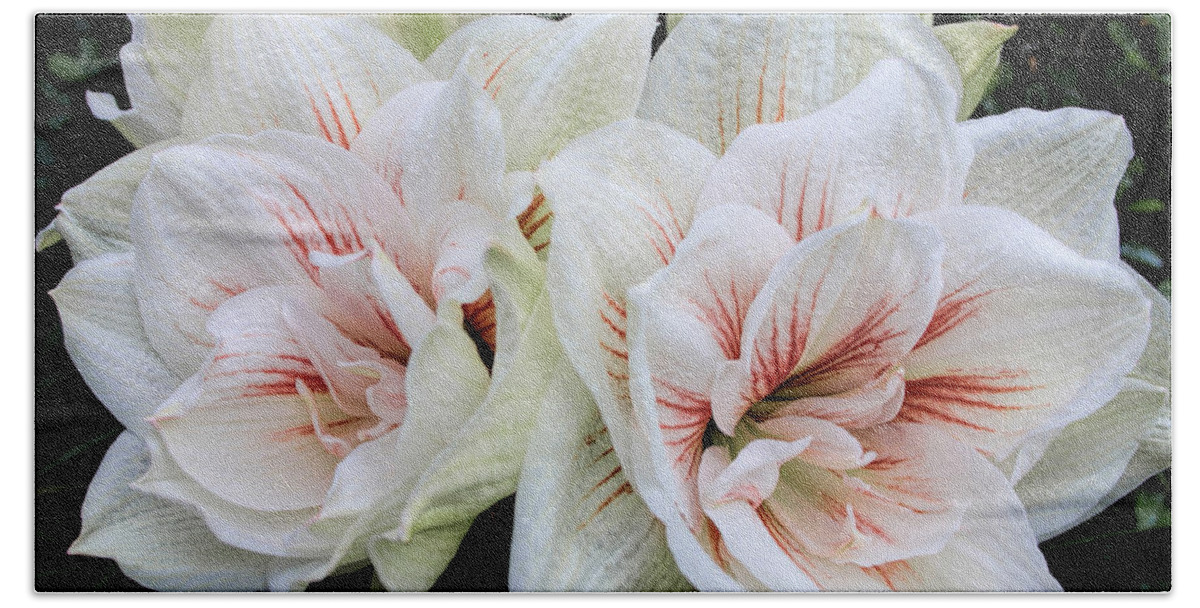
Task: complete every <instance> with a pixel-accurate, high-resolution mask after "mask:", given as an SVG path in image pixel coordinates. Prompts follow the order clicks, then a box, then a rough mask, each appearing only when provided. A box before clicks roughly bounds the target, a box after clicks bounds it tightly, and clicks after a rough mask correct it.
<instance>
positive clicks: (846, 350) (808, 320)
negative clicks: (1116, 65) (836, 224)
mask: <svg viewBox="0 0 1200 608" xmlns="http://www.w3.org/2000/svg"><path fill="white" fill-rule="evenodd" d="M941 253H942V248H941V245H940V243H939V239H938V237H937V235H936V233H934V232H933V231H932V230H930V229H929V228H928V227H925V226H922V225H920V224H917V223H914V222H910V221H907V220H898V221H893V220H883V219H870V220H867V221H865V222H861V223H858V224H854V225H850V226H847V227H845V228H840V229H831V230H825V231H822V232H820V233H818V234H817V235H816V236H814V237H813V238H811V239H806V240H805V241H802V242H801V243H800V244H798V245H796V246H794V247H793V248H792V249H791V250H790V251H789V252H788V253H787V254H786V255H784V256H783V258H781V259H780V260H779V262H778V264H776V267H775V269H774V270H773V271H772V273H771V277H770V278H769V279H768V280H767V284H766V285H765V286H764V287H763V289H762V291H761V292H759V295H758V297H757V298H756V299H755V301H754V303H753V304H752V305H751V306H750V310H749V313H748V315H747V317H746V323H745V330H744V331H743V333H742V346H741V357H740V358H739V359H738V361H737V362H736V363H730V364H728V365H727V366H726V368H725V369H724V370H723V371H722V373H721V375H719V376H718V377H717V380H716V382H715V383H714V385H713V389H712V391H713V392H712V396H713V417H714V418H713V419H714V421H715V422H716V424H717V427H718V428H720V429H721V430H722V431H724V432H725V433H726V434H729V435H732V434H733V427H734V425H735V424H736V423H737V421H738V419H739V418H741V416H742V414H744V413H745V412H747V411H748V410H749V409H750V408H751V406H752V405H753V404H756V403H758V402H760V401H763V403H762V405H761V406H758V407H759V408H760V409H761V412H758V413H756V414H755V415H767V414H769V413H770V411H771V410H772V409H773V408H774V407H775V404H778V403H786V402H791V401H794V400H796V399H799V398H801V397H809V396H828V395H833V394H836V393H841V392H843V391H848V390H852V389H857V388H859V387H862V386H864V385H866V384H871V383H874V382H875V381H876V380H877V379H878V378H879V377H880V376H882V375H884V374H885V373H887V372H890V371H891V370H892V369H893V368H894V367H895V366H896V365H897V364H898V363H899V361H900V360H901V359H902V358H903V357H904V356H905V355H907V354H908V351H909V349H911V348H912V346H913V344H915V343H916V342H917V340H918V338H919V337H920V336H921V333H922V332H923V331H924V329H925V326H926V325H927V324H928V323H929V319H930V316H931V315H932V314H933V308H934V304H935V302H936V300H937V294H938V293H939V292H940V291H941V277H940V273H939V269H938V266H939V265H940V262H941Z"/></svg>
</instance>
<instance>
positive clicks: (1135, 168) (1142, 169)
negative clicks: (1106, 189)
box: [1116, 156, 1146, 198]
mask: <svg viewBox="0 0 1200 608" xmlns="http://www.w3.org/2000/svg"><path fill="white" fill-rule="evenodd" d="M1145 173H1146V161H1144V160H1142V157H1140V156H1135V157H1133V160H1131V161H1129V166H1128V167H1126V168H1125V174H1124V175H1122V176H1121V181H1120V182H1118V183H1117V196H1116V197H1117V198H1121V195H1123V194H1125V191H1126V190H1128V189H1130V188H1132V187H1133V184H1134V183H1135V182H1136V181H1137V179H1138V178H1139V177H1141V176H1142V175H1144V174H1145Z"/></svg>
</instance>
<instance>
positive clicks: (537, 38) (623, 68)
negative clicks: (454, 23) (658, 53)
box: [426, 15, 655, 170]
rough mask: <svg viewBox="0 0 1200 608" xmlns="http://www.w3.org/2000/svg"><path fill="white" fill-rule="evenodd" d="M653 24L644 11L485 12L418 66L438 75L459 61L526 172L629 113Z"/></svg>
mask: <svg viewBox="0 0 1200 608" xmlns="http://www.w3.org/2000/svg"><path fill="white" fill-rule="evenodd" d="M654 28H655V20H654V17H653V16H652V15H573V16H571V17H568V18H566V19H564V20H562V21H561V22H557V23H554V22H550V21H546V20H538V19H537V18H533V17H516V16H497V17H487V18H484V19H480V20H479V21H475V22H473V23H470V24H468V25H467V26H466V27H463V28H462V29H460V30H458V31H457V32H455V33H454V34H452V35H451V36H450V37H449V38H448V39H447V40H446V42H445V43H443V44H442V46H441V47H439V48H438V50H437V51H435V52H434V53H433V55H431V56H430V57H429V59H428V60H427V62H426V64H427V66H428V67H429V70H430V71H431V72H433V73H434V74H435V75H438V76H440V77H443V78H445V77H448V76H449V74H450V73H451V71H452V70H454V69H455V68H457V67H458V66H459V65H460V64H465V66H466V69H467V73H469V74H470V75H471V76H472V77H474V78H475V79H476V80H478V81H479V82H481V83H483V89H484V90H485V91H486V92H487V93H488V94H489V95H491V97H492V99H494V100H495V101H496V105H497V106H499V108H500V112H501V115H502V116H503V118H504V137H505V142H506V154H507V159H508V163H507V166H508V168H509V169H510V170H530V169H534V168H535V167H537V164H538V163H539V162H541V161H542V160H543V159H545V158H549V157H551V156H553V155H554V154H555V153H556V152H558V151H559V150H560V149H562V148H563V146H565V145H566V144H567V142H569V141H571V140H572V139H574V138H576V137H578V136H580V135H583V134H585V133H588V132H590V131H593V130H595V129H597V128H599V127H602V126H604V125H607V124H609V123H611V122H614V121H618V120H622V119H625V118H630V117H632V116H633V112H634V109H635V108H636V106H637V100H638V98H639V96H640V95H641V91H642V85H643V83H644V82H645V80H646V68H647V66H648V65H649V61H650V38H651V36H652V35H653V34H654Z"/></svg>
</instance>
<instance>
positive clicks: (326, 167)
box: [130, 131, 414, 376]
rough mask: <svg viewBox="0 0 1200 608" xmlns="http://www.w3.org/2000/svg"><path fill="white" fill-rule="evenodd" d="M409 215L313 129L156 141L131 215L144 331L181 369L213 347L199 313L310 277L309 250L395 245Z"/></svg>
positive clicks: (391, 249) (313, 273) (187, 370)
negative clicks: (161, 145) (164, 146)
mask: <svg viewBox="0 0 1200 608" xmlns="http://www.w3.org/2000/svg"><path fill="white" fill-rule="evenodd" d="M407 218H408V216H407V214H406V212H405V211H404V210H403V209H402V208H401V207H400V205H399V204H398V203H397V201H396V199H395V197H394V196H393V195H392V193H391V192H390V191H388V189H387V186H386V185H385V184H384V183H383V181H382V180H380V179H379V178H378V177H377V176H376V175H375V174H374V173H372V172H371V170H370V169H369V168H367V167H366V166H365V165H363V164H362V163H361V162H359V160H358V159H357V158H356V157H355V156H354V155H352V154H350V153H349V152H346V151H345V150H340V149H338V148H337V147H335V146H332V145H329V144H328V143H325V142H322V141H320V140H318V139H316V138H313V137H310V136H304V135H299V134H293V133H286V132H282V131H273V132H269V133H263V134H260V135H258V136H256V137H253V138H243V137H229V136H226V137H220V138H214V139H210V140H208V141H207V143H205V144H202V145H195V146H179V147H175V148H170V149H168V150H166V151H163V152H160V153H159V154H157V155H156V156H155V157H154V161H153V162H152V164H151V168H150V171H149V172H148V174H147V176H146V178H145V180H143V182H142V185H141V186H140V187H139V188H138V191H137V194H136V195H135V198H134V204H133V212H132V219H131V222H130V231H131V234H132V235H133V240H134V245H135V247H136V250H137V256H136V259H137V293H138V300H139V305H140V307H141V313H142V321H143V324H144V325H145V327H146V332H147V335H149V336H150V341H151V343H152V344H154V346H155V349H156V350H157V351H158V352H159V353H160V354H161V355H162V356H163V358H164V359H165V360H166V361H167V363H168V364H169V365H170V366H171V368H172V369H173V370H175V371H176V372H177V373H179V374H180V375H181V376H187V375H190V374H191V373H192V372H193V371H194V370H195V369H196V368H197V367H198V366H199V364H200V363H201V361H202V360H203V358H204V357H205V356H206V355H207V353H208V350H209V349H210V348H211V347H212V340H211V338H210V337H209V336H207V335H206V333H205V330H204V322H205V319H207V317H208V315H209V314H210V313H211V312H212V311H213V310H215V309H216V307H217V306H219V305H220V304H221V302H223V301H225V300H227V299H228V298H230V297H232V296H233V295H236V294H238V293H241V292H242V291H245V290H247V289H250V288H253V287H256V286H260V285H270V284H276V285H277V284H318V282H319V272H318V270H317V268H316V266H315V265H313V263H312V261H311V260H310V258H309V254H310V253H325V254H333V255H344V254H349V253H354V252H357V251H360V250H362V249H364V248H365V247H366V246H367V245H368V244H369V243H370V242H371V241H372V240H374V241H376V242H379V243H382V244H383V248H384V250H385V251H387V252H388V254H389V255H391V256H393V259H396V258H397V257H401V256H397V252H399V251H408V250H410V249H411V248H412V247H411V245H408V243H411V241H412V235H413V229H412V228H411V227H410V226H411V225H410V224H406V223H405V222H406V220H407ZM402 239H409V240H408V241H403V242H402ZM406 245H408V246H406ZM402 257H403V258H404V259H406V260H407V259H411V258H412V257H414V256H411V255H406V256H402Z"/></svg>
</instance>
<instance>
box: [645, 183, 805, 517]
mask: <svg viewBox="0 0 1200 608" xmlns="http://www.w3.org/2000/svg"><path fill="white" fill-rule="evenodd" d="M791 244H792V240H791V238H790V237H789V236H788V235H787V234H786V233H785V232H784V231H783V229H782V228H781V227H780V226H779V225H778V224H776V223H775V222H774V220H772V219H771V218H769V217H767V216H766V215H765V214H763V213H761V212H759V211H758V210H756V209H752V208H748V207H744V206H740V205H725V206H721V207H716V208H714V209H712V210H710V211H708V212H706V213H704V214H703V215H701V216H700V217H699V218H697V219H696V222H695V224H693V226H692V228H691V230H690V231H689V232H688V235H687V238H685V239H683V242H682V243H681V244H680V245H679V248H678V250H677V254H676V256H675V257H674V259H672V261H671V264H670V265H668V266H667V267H666V268H664V269H662V270H660V271H658V272H657V273H655V275H654V276H653V277H651V279H650V280H649V281H648V282H647V283H645V284H643V286H641V287H639V288H638V289H637V291H636V292H635V293H636V294H637V295H633V296H631V297H630V302H629V306H630V308H631V309H634V310H633V311H632V313H631V314H634V315H636V316H638V317H639V318H641V319H643V320H644V323H643V327H644V331H642V332H639V333H638V334H637V335H634V336H631V339H632V340H635V341H637V340H641V341H643V342H644V345H637V346H634V347H633V348H638V347H642V346H644V348H645V350H646V353H647V366H646V367H645V368H640V367H636V366H630V374H631V375H633V376H641V377H643V379H644V380H646V381H647V382H648V383H649V384H650V385H652V386H653V387H654V395H653V401H654V402H653V404H647V405H648V406H649V407H650V409H651V410H654V411H656V414H657V415H656V416H655V418H654V420H655V421H656V422H657V425H658V427H659V429H660V430H661V431H662V435H663V438H664V441H665V444H664V445H665V448H666V451H667V454H668V456H669V457H670V466H671V469H672V470H673V471H674V476H675V477H676V478H677V480H678V483H679V484H680V491H681V492H684V493H685V495H690V499H689V502H691V503H694V504H692V505H690V506H688V507H685V510H686V512H688V513H690V515H689V521H690V522H693V523H694V522H696V521H698V519H699V516H700V510H699V503H697V502H696V500H697V498H696V497H695V496H694V495H695V475H696V471H697V467H698V466H699V465H700V454H701V452H702V451H703V450H702V445H701V444H702V438H703V437H704V434H705V432H706V430H707V425H708V422H709V420H710V419H711V417H712V406H711V404H710V402H709V393H710V390H711V386H712V381H713V377H714V376H715V375H716V374H717V372H718V371H720V370H721V369H722V367H723V366H724V365H725V364H726V362H727V361H729V360H731V359H737V357H738V356H739V354H740V352H741V343H742V324H743V321H744V320H745V317H746V313H747V311H748V309H749V308H750V304H751V302H753V301H754V297H755V296H756V295H757V294H758V291H759V289H760V288H761V287H762V285H763V284H764V283H765V282H766V281H767V276H768V275H769V274H770V273H771V269H772V267H773V266H774V264H775V261H776V260H777V259H778V258H779V257H780V256H782V255H783V254H784V253H785V252H786V251H787V250H788V248H789V247H790V245H791Z"/></svg>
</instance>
